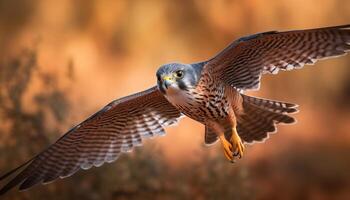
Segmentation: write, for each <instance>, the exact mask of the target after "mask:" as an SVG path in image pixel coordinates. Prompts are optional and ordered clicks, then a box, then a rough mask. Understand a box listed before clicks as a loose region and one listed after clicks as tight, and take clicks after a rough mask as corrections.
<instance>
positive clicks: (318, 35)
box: [203, 24, 350, 90]
mask: <svg viewBox="0 0 350 200" xmlns="http://www.w3.org/2000/svg"><path fill="white" fill-rule="evenodd" d="M349 51H350V24H348V25H343V26H334V27H324V28H316V29H306V30H293V31H285V32H277V31H269V32H264V33H258V34H254V35H250V36H247V37H242V38H240V39H238V40H236V41H234V42H232V43H231V44H230V45H229V46H227V47H226V48H225V49H224V50H222V51H221V52H220V53H219V54H217V55H216V56H214V57H213V58H211V59H210V60H208V61H206V62H205V65H204V67H203V69H204V70H208V71H209V73H211V74H212V75H213V76H216V77H217V78H218V79H220V80H223V81H224V82H225V83H226V84H229V85H231V86H233V87H234V88H236V89H238V90H258V89H259V87H260V79H261V75H262V74H266V73H271V74H277V73H278V71H279V70H283V71H288V70H292V69H300V68H302V67H303V66H304V65H311V64H314V63H315V62H316V61H318V60H322V59H327V58H331V57H336V56H341V55H345V54H346V53H347V52H349Z"/></svg>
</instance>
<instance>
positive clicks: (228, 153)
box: [220, 137, 234, 162]
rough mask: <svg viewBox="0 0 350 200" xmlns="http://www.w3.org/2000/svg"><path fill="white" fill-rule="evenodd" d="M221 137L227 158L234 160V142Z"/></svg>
mask: <svg viewBox="0 0 350 200" xmlns="http://www.w3.org/2000/svg"><path fill="white" fill-rule="evenodd" d="M220 139H221V140H220V141H221V144H222V147H223V148H224V154H225V157H226V158H227V160H229V161H231V162H234V157H233V153H232V144H231V143H230V142H229V141H227V140H226V139H225V137H223V138H221V137H220Z"/></svg>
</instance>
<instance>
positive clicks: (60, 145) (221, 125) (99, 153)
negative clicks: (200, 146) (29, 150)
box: [0, 24, 350, 194]
mask: <svg viewBox="0 0 350 200" xmlns="http://www.w3.org/2000/svg"><path fill="white" fill-rule="evenodd" d="M348 51H350V24H349V25H343V26H335V27H326V28H318V29H308V30H294V31H287V32H277V31H270V32H264V33H258V34H255V35H250V36H247V37H242V38H240V39H238V40H236V41H234V42H232V43H231V44H230V45H229V46H228V47H226V48H225V49H224V50H223V51H221V52H220V53H219V54H217V55H216V56H214V57H213V58H211V59H209V60H207V61H204V62H198V63H193V64H183V63H170V64H166V65H163V66H161V67H160V68H159V70H158V71H157V73H156V77H157V85H156V86H154V87H151V88H150V89H148V90H145V91H143V92H139V93H136V94H133V95H130V96H127V97H123V98H121V99H118V100H115V101H113V102H111V103H109V104H108V105H106V106H105V107H104V108H102V109H101V110H100V111H98V112H97V113H96V114H94V115H92V116H91V117H89V118H88V119H86V120H85V121H83V122H81V123H80V124H78V125H77V126H75V127H74V128H72V129H71V130H69V131H68V132H67V133H66V134H64V135H63V136H62V137H61V138H59V139H58V140H57V141H56V142H55V143H54V144H52V145H51V146H49V147H48V148H47V149H46V150H44V151H42V152H41V153H39V154H37V155H36V156H34V157H33V158H32V159H30V160H29V161H27V162H26V163H24V164H22V165H20V166H19V167H17V168H16V169H13V170H12V171H10V172H8V173H6V174H4V175H3V176H1V177H0V180H1V181H2V180H4V179H5V178H7V177H9V176H10V175H13V174H16V175H15V176H14V178H13V179H11V180H10V181H9V182H7V184H5V185H4V186H3V187H2V188H1V190H0V194H4V193H6V192H7V191H8V190H10V189H11V188H13V187H15V186H17V185H19V189H20V190H24V189H27V188H30V187H32V186H34V185H36V184H38V183H48V182H51V181H54V180H55V179H57V178H65V177H68V176H71V175H72V174H74V173H75V172H77V171H78V170H79V169H89V168H91V167H92V166H95V167H99V166H101V165H102V164H104V163H106V162H107V163H110V162H113V161H115V160H116V159H117V158H118V157H119V155H120V154H121V153H123V152H129V151H131V150H132V148H133V147H134V146H139V145H141V143H142V140H143V139H145V138H148V137H153V136H157V135H164V134H165V131H164V128H165V127H167V126H169V125H173V124H175V123H176V122H177V121H178V120H179V119H180V118H181V117H183V116H187V117H190V118H192V119H194V120H196V121H198V122H199V123H202V124H203V125H204V126H205V134H204V135H205V136H204V141H205V144H207V145H210V144H213V143H215V142H216V141H220V142H221V145H222V147H223V151H224V155H225V157H226V158H227V159H228V160H229V161H231V162H233V161H235V160H237V159H238V158H241V157H242V156H243V153H244V144H245V143H253V142H259V141H264V140H265V139H266V138H267V137H268V135H269V133H271V132H275V131H276V124H279V123H285V124H290V123H293V122H294V121H295V120H294V118H293V117H291V116H289V115H288V114H290V113H293V112H296V111H297V105H295V104H292V103H286V102H281V101H275V100H269V99H261V98H256V97H252V96H248V95H245V94H244V91H246V90H258V89H259V86H260V79H261V75H262V74H267V73H271V74H277V73H278V71H279V70H282V71H288V70H292V69H300V68H302V67H303V66H304V65H310V64H314V63H315V62H316V61H317V60H320V59H325V58H331V57H336V56H341V55H344V54H346V52H348Z"/></svg>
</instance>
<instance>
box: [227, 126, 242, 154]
mask: <svg viewBox="0 0 350 200" xmlns="http://www.w3.org/2000/svg"><path fill="white" fill-rule="evenodd" d="M230 142H231V144H232V147H233V151H232V152H233V156H234V157H238V158H242V157H243V151H244V144H243V142H242V140H241V138H240V137H239V135H238V134H237V132H236V130H232V136H231V139H230Z"/></svg>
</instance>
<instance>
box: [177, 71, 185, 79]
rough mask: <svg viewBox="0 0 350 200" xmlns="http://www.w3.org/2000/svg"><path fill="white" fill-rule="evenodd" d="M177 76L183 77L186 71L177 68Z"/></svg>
mask: <svg viewBox="0 0 350 200" xmlns="http://www.w3.org/2000/svg"><path fill="white" fill-rule="evenodd" d="M175 77H176V78H182V77H184V71H182V70H177V71H176V72H175Z"/></svg>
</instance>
